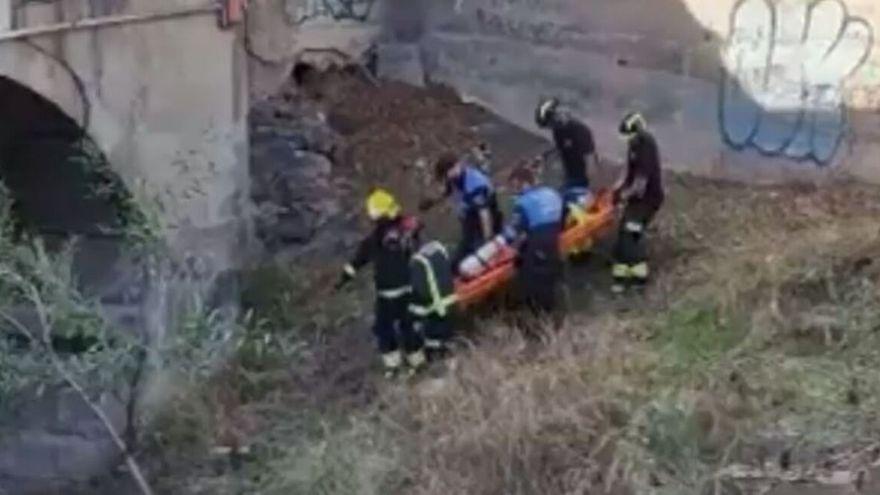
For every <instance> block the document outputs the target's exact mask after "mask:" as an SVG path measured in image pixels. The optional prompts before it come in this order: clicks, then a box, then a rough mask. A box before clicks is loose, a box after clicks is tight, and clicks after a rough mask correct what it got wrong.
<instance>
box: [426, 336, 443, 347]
mask: <svg viewBox="0 0 880 495" xmlns="http://www.w3.org/2000/svg"><path fill="white" fill-rule="evenodd" d="M442 348H443V341H441V340H437V339H425V349H431V350H434V349H442Z"/></svg>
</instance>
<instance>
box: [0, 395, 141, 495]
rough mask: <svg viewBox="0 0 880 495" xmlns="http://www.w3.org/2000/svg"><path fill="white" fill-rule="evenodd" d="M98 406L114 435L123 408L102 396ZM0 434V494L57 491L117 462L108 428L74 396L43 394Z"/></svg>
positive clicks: (121, 425) (122, 417)
mask: <svg viewBox="0 0 880 495" xmlns="http://www.w3.org/2000/svg"><path fill="white" fill-rule="evenodd" d="M100 404H101V407H102V408H103V410H104V412H105V413H107V415H108V417H109V418H110V420H111V421H112V422H113V424H114V427H115V428H116V429H117V431H119V432H122V431H124V429H125V413H124V408H123V406H122V404H120V403H119V402H118V401H117V400H115V399H114V398H113V397H112V396H111V395H110V394H103V395H102V396H101V400H100ZM4 427H5V429H4V431H2V432H0V436H2V438H3V442H0V493H23V494H26V493H54V492H52V491H46V490H47V488H49V487H57V490H58V492H57V493H66V488H68V487H70V486H73V485H74V484H76V483H80V482H84V481H87V480H89V479H90V478H92V477H94V476H97V475H100V474H102V473H105V472H106V471H107V470H108V469H109V468H110V467H111V466H112V465H113V464H115V463H116V462H118V461H119V459H120V453H119V449H118V448H117V447H116V445H115V444H114V443H113V442H112V440H111V438H110V435H109V434H108V432H107V429H106V428H105V427H104V425H103V424H102V423H101V421H100V420H99V419H98V418H97V417H96V416H95V414H94V413H93V412H92V411H91V409H89V407H88V406H87V405H86V404H85V403H84V402H83V401H82V399H81V398H80V397H79V395H78V394H76V392H74V391H72V390H69V389H62V390H56V391H52V392H49V393H47V394H46V395H44V396H42V397H41V398H39V399H37V400H33V401H30V402H28V403H27V404H26V405H25V406H23V407H21V409H20V410H19V411H17V414H16V415H15V416H14V417H13V418H12V420H11V421H10V422H9V423H8V424H6V425H4Z"/></svg>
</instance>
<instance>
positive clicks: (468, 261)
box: [458, 234, 507, 278]
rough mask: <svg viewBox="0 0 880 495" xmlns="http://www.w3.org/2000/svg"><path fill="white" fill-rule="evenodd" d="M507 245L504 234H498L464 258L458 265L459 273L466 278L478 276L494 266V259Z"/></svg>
mask: <svg viewBox="0 0 880 495" xmlns="http://www.w3.org/2000/svg"><path fill="white" fill-rule="evenodd" d="M506 247H507V240H506V239H505V238H504V236H503V235H500V234H499V235H497V236H495V237H494V238H492V240H490V241H489V242H487V243H485V244H483V245H482V246H480V248H479V249H477V251H476V252H475V253H474V254H472V255H470V256H468V257H467V258H465V259H463V260H462V261H461V263H459V265H458V273H459V274H461V275H462V276H464V277H465V278H474V277H478V276H480V275H481V274H483V273H485V272H486V270H488V269H489V268H491V267H492V261H493V260H494V259H495V257H496V256H498V254H500V253H501V251H502V250H503V249H504V248H506Z"/></svg>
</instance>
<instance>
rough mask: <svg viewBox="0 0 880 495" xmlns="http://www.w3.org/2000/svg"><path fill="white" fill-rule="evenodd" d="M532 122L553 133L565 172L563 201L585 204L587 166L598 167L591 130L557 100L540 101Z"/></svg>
mask: <svg viewBox="0 0 880 495" xmlns="http://www.w3.org/2000/svg"><path fill="white" fill-rule="evenodd" d="M535 123H536V124H537V125H538V127H540V128H542V129H546V128H549V129H550V130H551V132H552V133H553V142H554V144H555V145H556V151H557V153H559V158H560V159H561V160H562V166H563V172H564V174H565V178H564V182H563V185H562V196H563V200H564V201H565V203H566V204H572V203H578V202H582V203H586V202H587V201H588V200H589V198H590V179H589V166H590V165H592V166H593V167H594V168H596V167H598V164H599V158H598V155H597V154H596V145H595V142H594V141H593V132H592V131H591V130H590V128H589V127H588V126H587V125H586V124H585V123H583V122H581V121H580V120H578V119H576V118H574V117H573V116H571V114H570V113H569V112H568V111H567V110H565V109H563V108H561V107H560V105H559V100H557V99H556V98H550V99H547V100H544V101H542V102H541V103H540V104H539V105H538V108H537V109H536V110H535Z"/></svg>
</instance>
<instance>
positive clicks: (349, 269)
mask: <svg viewBox="0 0 880 495" xmlns="http://www.w3.org/2000/svg"><path fill="white" fill-rule="evenodd" d="M343 270H345V273H347V274H348V275H349V276H352V277H354V276H355V275H357V270H355V269H354V266H352V264H351V263H349V264H347V265H345V268H343Z"/></svg>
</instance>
